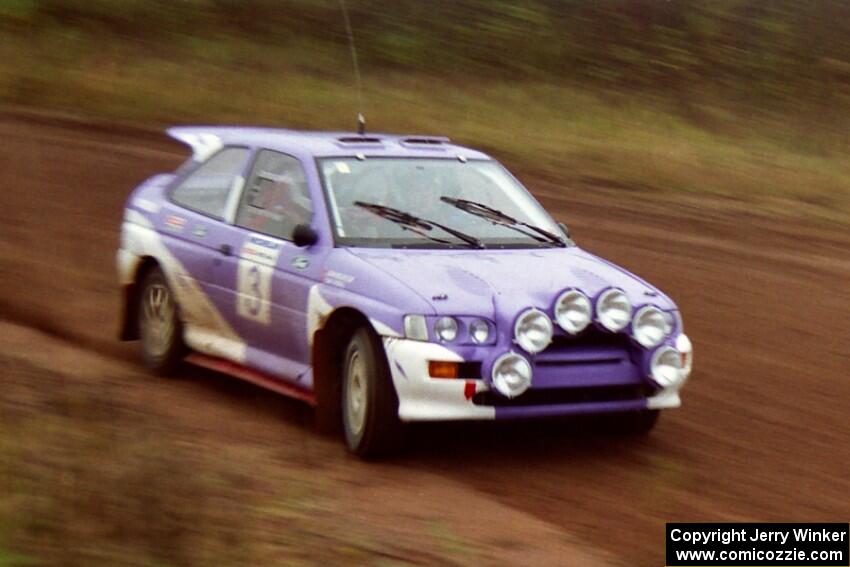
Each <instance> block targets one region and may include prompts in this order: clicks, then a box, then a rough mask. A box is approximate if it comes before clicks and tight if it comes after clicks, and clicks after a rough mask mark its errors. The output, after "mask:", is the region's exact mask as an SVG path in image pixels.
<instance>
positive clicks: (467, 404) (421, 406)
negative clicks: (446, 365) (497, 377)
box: [383, 337, 496, 421]
mask: <svg viewBox="0 0 850 567" xmlns="http://www.w3.org/2000/svg"><path fill="white" fill-rule="evenodd" d="M383 341H384V350H385V351H386V353H387V361H388V362H389V366H390V374H391V375H392V378H393V383H394V384H395V389H396V392H397V393H398V401H399V406H398V416H399V418H400V419H401V420H402V421H451V420H462V419H482V420H483V419H495V417H496V410H495V409H494V408H492V407H486V406H476V405H475V404H473V403H472V399H471V394H472V393H474V392H482V391H485V390H487V386H486V385H485V384H484V381H483V380H463V379H445V378H431V376H430V375H429V373H428V361H429V360H443V361H448V362H463V359H462V358H461V357H460V356H459V355H457V354H455V353H454V352H452V351H450V350H449V349H447V348H445V347H443V346H440V345H438V344H434V343H425V342H420V341H411V340H408V339H399V338H395V337H383ZM467 384H470V385H469V386H467ZM473 388H474V391H473V390H472V389H473Z"/></svg>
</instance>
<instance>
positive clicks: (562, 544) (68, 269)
mask: <svg viewBox="0 0 850 567" xmlns="http://www.w3.org/2000/svg"><path fill="white" fill-rule="evenodd" d="M0 138H2V145H0V183H1V185H0V186H2V189H0V318H2V319H3V320H5V321H6V323H3V324H2V327H0V336H2V340H1V341H0V361H3V360H5V361H6V362H7V363H8V364H11V363H10V362H9V361H16V360H17V361H20V360H27V361H29V362H28V364H31V365H34V367H35V368H41V369H44V371H45V372H48V371H49V367H50V366H51V365H54V366H55V365H57V360H61V361H64V362H63V363H62V365H64V367H65V368H66V370H67V368H71V367H72V368H73V374H74V376H77V377H78V379H79V380H82V381H83V382H85V383H86V384H88V385H89V386H90V387H94V388H95V389H96V388H97V383H98V379H99V377H101V376H104V375H106V374H108V376H109V379H110V381H111V382H112V383H118V384H119V385H120V386H121V388H122V391H126V392H129V394H128V395H127V397H126V398H125V399H124V402H125V403H126V404H129V405H130V406H131V407H133V408H135V410H136V411H140V412H146V411H147V412H154V413H157V414H161V415H168V416H169V419H170V420H172V421H170V422H169V423H170V424H171V425H170V429H169V432H170V433H169V434H172V435H185V436H189V437H191V438H192V439H193V440H194V442H196V443H198V444H201V445H204V446H207V447H218V446H237V447H238V446H240V445H244V444H251V443H261V444H262V445H263V446H270V445H271V446H274V445H275V444H276V443H279V444H280V446H281V447H299V448H300V449H299V451H298V452H299V454H303V453H304V452H305V451H306V452H307V453H308V454H313V455H314V456H315V457H314V458H311V459H306V460H304V459H296V461H294V464H293V462H291V461H289V462H276V461H275V459H280V460H281V461H285V460H286V459H287V458H288V457H287V455H290V454H289V453H287V452H281V453H274V455H277V456H276V457H274V458H272V459H271V462H269V463H266V464H265V467H267V469H268V470H271V469H272V468H274V467H275V466H281V467H283V466H285V467H287V468H292V467H293V466H294V467H296V468H298V467H301V468H306V469H308V470H309V469H311V468H315V469H316V470H322V471H325V473H327V471H333V473H332V478H333V480H334V482H335V483H337V484H338V485H341V486H345V487H349V488H350V489H346V490H345V491H337V492H336V493H335V494H337V496H338V497H339V498H343V499H345V501H346V502H348V504H349V505H350V506H349V507H345V508H344V511H342V512H340V513H341V514H343V515H344V514H348V515H349V516H347V517H350V518H351V519H352V520H353V521H354V520H356V521H366V522H371V523H372V524H373V525H386V526H392V529H393V530H396V531H399V530H401V532H400V533H407V534H408V536H410V537H413V536H411V535H410V534H412V533H415V531H416V529H418V528H416V526H418V525H421V521H422V517H426V518H431V519H432V520H433V521H435V522H441V524H440V525H443V523H444V524H445V526H446V528H445V529H446V530H448V531H449V532H451V533H457V534H460V536H462V537H463V538H464V540H465V541H469V542H472V545H473V546H474V547H475V549H478V550H479V552H476V553H479V555H473V556H461V557H460V559H458V561H459V562H461V563H463V562H473V563H474V562H479V561H480V562H489V563H499V562H500V561H505V562H516V561H521V560H525V559H527V560H529V561H531V563H532V564H538V563H547V562H548V563H550V564H563V563H566V564H592V563H599V564H605V563H613V564H623V565H625V564H629V565H635V564H639V565H661V564H662V562H663V560H662V556H663V550H664V549H663V541H664V523H665V522H668V521H748V520H749V521H797V520H799V521H814V520H821V521H827V520H831V521H846V520H847V519H848V517H850V498H848V494H850V476H848V474H847V471H848V470H850V421H848V419H847V415H848V410H850V375H848V374H850V373H848V371H849V370H850V348H848V343H850V324H848V314H850V311H848V307H847V306H848V304H850V286H848V282H849V281H850V231H847V230H846V228H842V227H837V226H824V225H816V224H812V223H809V222H807V221H804V220H801V219H799V218H797V217H796V215H794V214H793V211H789V214H788V215H787V216H785V217H782V218H779V217H767V216H760V215H758V214H755V213H753V212H751V211H749V206H748V205H747V204H746V203H744V202H737V201H728V200H725V201H720V200H711V199H707V198H702V197H678V198H675V199H672V198H671V199H665V198H660V197H658V196H647V195H643V194H641V193H634V192H628V191H622V190H621V191H617V192H615V191H606V190H604V189H598V188H596V189H594V188H589V187H588V188H582V189H571V190H568V189H561V188H559V187H557V186H556V185H554V184H552V183H550V182H544V181H539V182H536V183H535V182H534V181H533V180H529V185H530V186H531V188H532V189H533V190H534V192H535V193H536V194H537V195H538V196H539V197H540V198H541V199H542V200H543V201H544V203H545V204H546V205H547V207H549V208H550V210H552V211H553V212H554V213H555V214H556V216H558V217H559V220H563V221H565V222H567V223H568V224H569V225H570V227H571V229H572V233H573V236H574V237H575V238H576V239H577V241H578V242H579V244H580V245H581V246H583V247H585V248H587V249H589V250H591V251H593V252H595V253H598V254H601V255H602V256H605V257H607V258H609V259H611V260H613V261H615V262H618V263H620V264H622V265H624V266H625V267H626V268H628V269H630V270H632V271H634V272H636V273H638V274H639V275H641V276H643V277H645V278H646V279H648V280H649V281H651V282H653V283H655V284H656V285H658V286H659V287H661V288H662V289H663V290H664V291H665V292H667V293H668V294H670V295H671V296H672V297H673V298H674V299H676V300H677V302H678V303H679V305H680V307H681V309H682V312H683V315H684V320H685V326H686V328H687V331H688V333H689V335H690V336H691V338H692V341H693V343H694V345H695V361H696V362H695V368H696V370H695V373H694V375H693V377H692V378H691V381H690V383H689V385H688V387H687V389H686V391H685V395H684V407H683V408H682V409H680V410H674V411H670V412H667V413H666V414H665V415H663V416H662V419H661V422H660V424H659V426H658V427H657V429H656V430H655V432H654V433H653V434H652V435H651V436H650V437H649V438H646V439H633V438H618V437H613V436H609V435H603V434H594V433H593V432H592V426H593V424H592V423H587V422H584V421H579V422H570V423H567V424H554V423H546V422H542V423H534V424H515V425H511V426H502V425H500V426H493V425H488V426H486V427H485V426H479V425H465V426H457V425H441V426H435V427H429V428H420V429H418V430H417V431H416V433H415V437H414V443H413V447H412V449H411V450H410V451H409V452H408V453H407V454H405V455H403V456H402V457H400V458H399V459H397V460H395V461H394V462H389V463H382V464H372V465H363V464H360V463H358V462H356V461H355V460H354V459H352V458H351V457H349V456H347V455H346V454H345V452H344V451H343V450H342V449H341V444H339V446H337V445H336V444H334V443H333V442H331V441H329V440H327V439H323V438H320V437H318V436H316V435H315V434H314V433H312V432H311V431H310V429H309V428H308V427H306V426H305V425H304V418H303V410H302V408H301V406H299V405H298V404H297V403H296V402H292V401H289V400H285V399H271V400H270V399H269V396H272V395H271V394H269V395H268V396H266V395H265V394H263V393H262V392H260V391H259V390H257V389H255V388H253V387H252V386H249V385H243V384H236V383H231V381H230V380H229V379H227V378H223V377H218V376H215V375H211V374H209V373H204V372H194V371H193V372H191V375H192V376H191V379H187V380H183V381H177V382H162V381H157V380H155V379H153V378H150V377H147V376H146V374H145V373H144V372H143V371H141V369H140V367H139V365H137V363H136V362H135V356H134V355H135V351H134V345H127V344H122V343H119V342H117V341H116V340H115V331H116V324H117V323H116V312H117V310H116V308H117V305H118V293H117V288H116V284H115V276H114V268H113V255H114V251H115V248H116V245H117V238H118V230H117V228H118V225H119V222H120V219H121V215H122V204H123V201H124V199H125V198H126V195H127V193H128V192H129V190H130V189H131V188H132V187H133V186H134V184H136V183H138V182H139V181H141V180H142V179H144V178H145V177H147V176H148V175H150V174H152V173H154V172H158V171H163V170H168V169H171V168H174V167H175V166H176V165H178V164H179V163H180V162H181V161H182V159H183V156H184V155H185V154H184V150H183V149H182V148H181V147H180V146H178V145H176V144H171V143H170V142H168V141H166V139H165V137H164V136H159V135H152V134H150V133H145V132H143V131H139V132H131V131H126V130H123V131H121V132H112V131H110V130H109V129H105V128H101V127H93V126H84V125H80V126H72V125H69V124H68V123H67V122H58V121H52V120H48V119H38V120H35V119H33V118H26V119H24V118H21V117H18V116H0ZM514 165H516V164H514ZM668 201H669V202H668ZM790 207H792V205H791V204H789V208H790ZM10 323H13V324H14V325H11V324H10ZM22 326H23V327H27V328H29V329H30V330H27V329H25V328H21V327H22ZM32 329H35V331H33V330H32ZM57 349H58V350H57ZM60 351H61V353H62V354H61V356H59V355H58V354H55V353H57V352H60ZM50 353H54V354H50ZM57 356H59V358H57ZM62 365H60V366H62ZM102 365H107V366H108V368H109V371H108V372H107V373H104V371H103V368H102ZM13 367H14V365H12V366H9V367H8V368H13ZM55 370H57V371H61V370H62V368H58V369H55ZM37 379H38V373H37V372H36V373H33V372H28V373H26V374H21V373H17V374H15V373H12V372H11V371H9V372H6V374H5V375H4V378H3V380H14V381H15V383H16V384H18V385H19V386H20V385H21V383H22V381H25V380H37ZM92 385H94V386H92ZM43 387H46V386H43ZM4 397H5V400H4V403H5V404H7V407H14V403H15V399H14V398H12V397H11V394H9V393H8V391H7V392H6V393H3V394H0V398H4ZM290 456H291V455H290ZM417 522H419V523H417ZM405 524H407V525H408V526H409V529H408V530H407V531H405ZM441 529H442V528H441ZM414 539H415V538H414ZM480 550H485V551H480ZM428 557H431V560H434V559H433V556H427V555H426V556H423V558H420V559H418V560H417V559H416V558H408V559H410V560H411V561H416V562H426V563H427V562H429V559H428ZM464 557H466V559H464ZM485 559H486V561H485Z"/></svg>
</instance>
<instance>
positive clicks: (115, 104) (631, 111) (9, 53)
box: [0, 32, 850, 219]
mask: <svg viewBox="0 0 850 567" xmlns="http://www.w3.org/2000/svg"><path fill="white" fill-rule="evenodd" d="M347 65H348V59H347V53H345V52H344V51H342V50H339V49H336V50H335V49H334V48H332V47H329V46H327V45H322V46H317V45H306V44H304V45H302V44H298V43H295V44H290V45H288V46H287V47H286V49H283V48H280V47H274V46H268V45H258V44H251V43H247V42H244V41H240V40H236V39H233V38H228V39H227V40H223V39H221V40H220V39H217V38H213V39H200V38H197V37H193V38H187V39H186V41H185V43H184V44H183V45H180V46H170V47H164V48H161V49H158V48H157V46H155V45H147V46H144V45H138V44H133V43H115V42H112V43H104V44H102V45H97V44H93V43H92V40H91V38H89V37H87V36H77V35H74V34H73V33H70V32H69V34H68V35H67V36H63V37H57V36H56V35H55V34H54V35H47V34H45V35H40V36H35V37H34V38H33V39H32V41H30V42H29V43H28V44H27V45H21V44H20V43H14V42H9V43H7V44H5V45H3V46H0V99H4V100H6V101H8V102H12V103H16V104H24V105H28V106H34V107H38V108H48V109H54V110H63V111H71V112H74V113H76V114H81V115H84V116H93V117H98V118H104V119H108V120H114V121H117V122H122V123H133V124H140V123H141V124H147V125H155V126H164V125H167V124H170V123H175V122H189V123H191V122H200V123H210V122H213V123H249V124H265V125H279V126H286V127H296V128H317V129H330V128H333V129H346V128H353V127H354V116H355V114H356V110H357V108H358V103H357V100H358V96H357V92H356V89H355V88H354V86H353V80H352V76H351V73H350V72H349V70H348V67H347ZM364 71H365V78H366V80H365V85H364V92H363V99H364V107H365V110H366V116H367V119H368V120H369V124H368V127H369V128H370V129H372V130H377V131H405V132H423V133H439V134H447V135H449V136H451V137H452V138H453V139H455V140H458V141H460V142H463V143H467V144H469V145H472V146H476V147H480V148H484V149H485V150H488V151H490V152H491V153H493V154H494V155H496V156H497V157H499V158H501V159H503V160H505V161H507V162H508V164H509V165H510V167H511V168H512V169H514V170H517V171H519V172H520V173H526V174H530V175H533V176H538V177H545V178H547V179H549V180H552V181H555V182H558V183H560V184H562V185H563V186H565V187H579V188H591V189H593V188H596V187H607V188H614V189H622V190H631V191H650V192H656V193H671V194H682V193H685V194H709V195H716V196H722V197H729V198H734V199H739V200H743V201H746V202H751V203H753V205H754V206H756V207H759V206H761V207H773V208H774V209H776V210H783V211H784V212H788V211H789V210H791V209H796V208H799V207H802V208H805V209H806V210H807V211H811V212H814V213H815V214H816V215H818V216H823V217H829V218H837V219H846V218H848V213H850V159H848V157H850V135H848V134H847V132H848V129H847V128H845V124H846V119H844V118H843V116H841V114H840V113H839V112H838V111H834V112H832V113H830V112H826V113H823V112H821V113H812V112H811V111H803V110H801V109H800V108H790V109H786V110H785V111H779V110H776V109H774V110H772V111H767V110H765V109H759V108H758V105H757V104H756V105H751V106H738V107H735V106H734V105H732V104H731V103H728V102H726V101H724V100H723V99H722V98H721V97H718V96H715V97H712V96H711V95H707V94H700V95H698V96H697V95H695V96H694V97H691V98H689V99H688V100H687V101H685V103H673V102H671V101H670V100H667V99H662V98H658V97H653V96H650V95H649V94H642V95H637V94H633V93H624V92H599V91H594V92H591V91H586V90H583V89H581V88H579V87H577V86H570V85H567V84H563V83H558V84H555V83H553V84H546V83H527V82H526V83H510V82H505V81H504V80H501V81H493V80H488V79H486V78H476V77H468V76H467V77H464V76H462V75H461V76H458V75H457V73H458V71H457V70H455V71H453V73H454V75H453V76H449V77H441V78H435V77H428V76H419V75H410V74H399V73H391V72H387V71H383V72H377V71H375V70H370V69H365V70H364ZM756 103H757V101H756Z"/></svg>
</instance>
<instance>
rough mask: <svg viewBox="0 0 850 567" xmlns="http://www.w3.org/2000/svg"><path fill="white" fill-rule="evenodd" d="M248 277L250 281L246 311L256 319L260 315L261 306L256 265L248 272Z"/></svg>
mask: <svg viewBox="0 0 850 567" xmlns="http://www.w3.org/2000/svg"><path fill="white" fill-rule="evenodd" d="M248 276H249V278H250V279H251V296H250V305H249V306H248V311H250V313H251V315H252V316H254V317H256V316H257V315H259V313H260V307H262V305H263V297H262V295H261V292H260V268H258V267H257V265H256V264H254V265H253V266H251V269H250V270H248Z"/></svg>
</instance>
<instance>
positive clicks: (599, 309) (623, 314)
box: [596, 289, 632, 333]
mask: <svg viewBox="0 0 850 567" xmlns="http://www.w3.org/2000/svg"><path fill="white" fill-rule="evenodd" d="M596 318H597V319H599V322H600V323H601V324H602V326H603V327H605V328H606V329H608V330H609V331H611V332H614V333H616V332H617V331H621V330H622V329H625V328H626V325H628V324H629V321H631V319H632V303H631V302H630V301H629V298H628V297H626V294H625V293H623V292H622V291H620V290H619V289H609V290H608V291H605V292H603V293H602V295H600V296H599V299H597V300H596Z"/></svg>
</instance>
